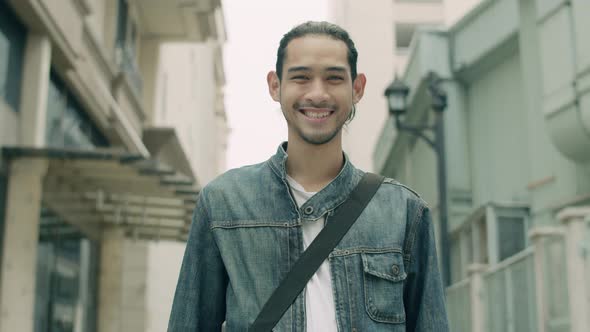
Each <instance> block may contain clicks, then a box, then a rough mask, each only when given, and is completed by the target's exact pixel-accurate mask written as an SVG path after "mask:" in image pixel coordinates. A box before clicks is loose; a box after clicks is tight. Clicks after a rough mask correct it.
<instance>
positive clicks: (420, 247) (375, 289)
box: [168, 144, 448, 332]
mask: <svg viewBox="0 0 590 332" xmlns="http://www.w3.org/2000/svg"><path fill="white" fill-rule="evenodd" d="M285 147H286V145H285V144H283V145H281V146H280V147H279V149H278V151H277V153H276V154H275V155H274V156H273V157H271V158H270V159H269V160H268V161H266V162H264V163H261V164H258V165H253V166H247V167H242V168H240V169H235V170H231V171H228V172H226V173H225V174H223V175H222V176H220V177H218V178H217V179H216V180H214V181H212V182H211V183H210V184H209V185H207V186H206V187H205V188H203V190H202V192H201V194H200V195H199V199H198V202H197V207H196V209H195V212H194V217H193V222H192V226H191V230H190V234H189V239H188V243H187V247H186V251H185V255H184V260H183V263H182V267H181V271H180V277H179V280H178V285H177V288H176V294H175V297H174V304H173V307H172V312H171V316H170V322H169V326H168V331H170V332H180V331H183V332H184V331H200V332H204V331H220V330H221V325H222V323H223V321H227V322H226V331H228V332H233V331H247V329H248V327H249V326H250V325H251V324H252V322H253V321H254V319H255V318H256V316H257V315H258V313H259V311H260V309H261V308H262V306H263V305H264V303H265V302H266V300H267V299H268V298H269V297H270V295H271V293H272V292H273V290H274V289H275V288H276V287H277V286H278V285H279V283H280V281H281V280H282V279H283V277H284V276H285V275H286V274H287V273H288V271H289V269H290V268H291V266H292V265H293V264H294V263H295V262H296V261H297V259H298V258H299V256H300V255H301V253H302V252H303V240H302V231H301V225H302V224H303V223H306V222H310V221H313V220H316V219H318V218H320V217H322V216H325V217H326V222H334V220H331V219H330V217H331V216H332V215H333V214H334V210H335V209H337V208H338V206H339V205H340V204H342V203H343V202H344V201H345V200H346V199H347V197H348V195H349V193H350V192H351V191H352V189H353V188H354V187H355V186H356V184H357V183H358V182H359V181H360V179H361V177H362V176H363V172H362V171H360V170H358V169H356V168H355V167H354V166H353V165H352V164H351V163H350V162H349V160H348V158H347V157H346V156H345V162H344V166H343V168H342V170H341V171H340V173H339V174H338V176H337V177H336V178H335V179H334V180H333V181H332V182H331V183H330V184H328V185H327V186H326V187H325V188H324V189H322V190H321V191H320V192H318V193H317V194H315V195H314V196H313V197H312V198H310V199H309V200H308V201H307V202H306V203H305V204H304V205H302V206H301V208H298V207H297V204H296V203H295V201H294V199H293V197H292V195H291V193H290V190H289V185H288V183H287V180H286V171H285V162H286V160H287V153H286V152H285ZM328 260H329V264H330V269H331V274H332V284H333V289H334V301H335V306H336V321H337V323H338V330H339V331H359V332H360V331H371V332H378V331H448V325H447V316H446V310H445V302H444V293H443V286H442V282H441V278H440V274H439V270H438V266H437V258H436V249H435V241H434V235H433V225H432V223H431V220H430V212H429V209H428V208H427V206H426V204H425V202H424V201H423V200H422V199H420V198H419V196H418V195H417V194H415V193H414V192H413V191H411V190H410V189H408V188H407V187H405V186H403V185H401V184H400V183H398V182H396V181H394V180H391V179H386V180H385V182H384V183H383V184H382V185H381V187H380V188H379V190H378V191H377V193H376V194H375V196H374V197H373V199H372V200H371V202H370V203H369V204H368V205H367V207H366V208H365V210H364V211H363V213H362V214H361V215H360V217H359V218H358V219H357V221H356V223H355V224H354V225H353V226H352V227H351V229H350V230H349V231H348V233H347V234H346V235H345V237H344V238H343V239H342V241H341V242H340V243H339V244H338V245H337V246H336V248H335V249H334V250H333V251H332V253H331V254H330V255H329V258H328ZM304 297H305V292H302V293H301V294H300V295H299V297H298V298H297V299H296V301H295V302H294V303H293V305H292V306H291V307H290V309H289V310H287V312H286V313H285V314H284V315H283V317H282V319H281V320H280V321H279V323H278V324H277V326H276V327H275V328H274V331H281V332H282V331H285V332H287V331H305V330H306V327H305V324H306V318H305V298H304Z"/></svg>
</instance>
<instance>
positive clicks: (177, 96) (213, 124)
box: [154, 43, 225, 186]
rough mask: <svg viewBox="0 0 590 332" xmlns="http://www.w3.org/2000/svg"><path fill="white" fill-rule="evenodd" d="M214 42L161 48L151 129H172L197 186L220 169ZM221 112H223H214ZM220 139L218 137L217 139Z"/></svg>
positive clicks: (219, 129) (223, 152)
mask: <svg viewBox="0 0 590 332" xmlns="http://www.w3.org/2000/svg"><path fill="white" fill-rule="evenodd" d="M215 47H216V46H215V44H214V43H202V44H167V45H163V46H162V51H161V52H162V53H161V63H160V68H161V70H160V73H159V80H158V81H159V83H158V84H159V88H157V91H158V96H157V97H156V103H155V105H156V107H155V108H156V110H157V111H156V115H155V119H154V126H156V127H158V126H162V127H174V128H176V130H177V134H178V136H179V139H180V141H181V144H182V145H183V148H184V149H185V152H186V154H187V156H188V158H189V159H190V162H191V166H192V169H193V172H194V174H196V176H197V180H198V182H199V184H200V185H201V186H204V185H205V184H206V183H208V182H209V181H211V180H212V179H213V178H214V177H215V176H217V175H218V174H219V173H220V172H221V169H222V166H223V165H220V160H222V157H220V155H223V154H225V148H224V145H225V142H224V141H223V140H221V139H220V138H221V137H222V136H223V135H219V132H220V131H223V128H220V127H222V126H224V123H223V122H221V123H220V122H219V121H218V120H217V115H216V109H217V108H218V107H217V103H216V101H217V97H218V91H217V89H218V86H217V84H216V78H215V71H214V54H215ZM218 112H223V110H221V111H218ZM220 136H221V137H220Z"/></svg>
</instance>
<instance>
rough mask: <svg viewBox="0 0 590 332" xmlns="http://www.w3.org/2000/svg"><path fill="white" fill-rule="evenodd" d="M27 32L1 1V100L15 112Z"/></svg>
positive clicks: (17, 103)
mask: <svg viewBox="0 0 590 332" xmlns="http://www.w3.org/2000/svg"><path fill="white" fill-rule="evenodd" d="M26 35H27V31H26V29H25V27H24V26H23V25H22V24H21V23H20V22H18V21H17V19H16V16H15V14H14V13H13V12H12V10H11V9H10V8H9V7H8V5H7V4H6V3H5V2H4V1H0V99H2V100H4V102H5V103H6V104H7V105H9V106H10V107H11V108H12V109H13V110H14V111H15V112H16V111H18V107H19V102H20V88H21V76H22V69H23V56H24V52H25V41H26Z"/></svg>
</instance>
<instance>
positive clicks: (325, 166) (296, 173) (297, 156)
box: [287, 137, 344, 192]
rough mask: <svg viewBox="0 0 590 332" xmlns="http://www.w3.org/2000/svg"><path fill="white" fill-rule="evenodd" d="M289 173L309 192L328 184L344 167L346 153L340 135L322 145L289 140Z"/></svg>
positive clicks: (318, 189)
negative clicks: (343, 150) (344, 153)
mask: <svg viewBox="0 0 590 332" xmlns="http://www.w3.org/2000/svg"><path fill="white" fill-rule="evenodd" d="M287 149H288V151H287V153H288V155H289V156H288V157H287V174H289V176H290V177H292V178H293V179H294V180H295V181H297V183H299V184H301V185H302V186H303V188H305V190H306V191H308V192H317V191H320V190H321V189H322V188H324V187H325V186H326V185H328V184H329V183H330V182H331V181H332V180H333V179H334V178H335V177H336V176H338V173H340V170H341V169H342V166H343V164H344V155H343V154H342V143H341V139H340V138H339V137H335V138H334V139H333V140H332V141H331V142H328V143H326V144H322V145H313V144H308V143H303V142H294V141H293V140H289V145H288V146H287Z"/></svg>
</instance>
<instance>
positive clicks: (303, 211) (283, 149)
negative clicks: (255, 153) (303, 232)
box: [268, 142, 364, 220]
mask: <svg viewBox="0 0 590 332" xmlns="http://www.w3.org/2000/svg"><path fill="white" fill-rule="evenodd" d="M287 157H288V155H287V142H283V143H281V145H279V147H278V149H277V152H276V154H275V155H274V156H272V157H271V158H270V159H269V161H268V163H269V165H270V167H271V169H272V170H273V171H274V173H275V174H276V175H277V176H278V177H279V178H280V180H282V182H283V183H284V185H285V186H286V188H285V189H286V190H287V193H288V194H289V195H290V193H289V184H288V182H287ZM363 174H364V172H362V171H361V170H359V169H357V168H355V167H354V166H353V165H352V163H351V162H350V160H349V158H348V156H347V155H346V153H344V166H343V167H342V169H341V170H340V173H338V175H337V176H336V177H335V178H334V179H333V180H332V182H330V183H329V184H328V185H327V186H325V187H324V188H323V189H322V190H320V191H319V192H318V193H317V194H315V195H314V196H313V197H312V198H310V199H309V200H308V201H307V202H305V204H303V205H302V206H301V208H300V209H299V210H300V215H301V218H302V219H303V220H316V219H318V218H320V217H322V216H323V215H324V214H325V213H326V212H329V213H330V214H331V213H332V211H333V210H334V209H335V208H337V207H338V206H339V205H340V204H342V203H344V201H345V200H346V199H347V198H348V195H349V194H350V192H351V191H352V190H353V189H354V188H355V187H356V185H357V184H358V183H359V181H360V180H361V178H362V176H363Z"/></svg>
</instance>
